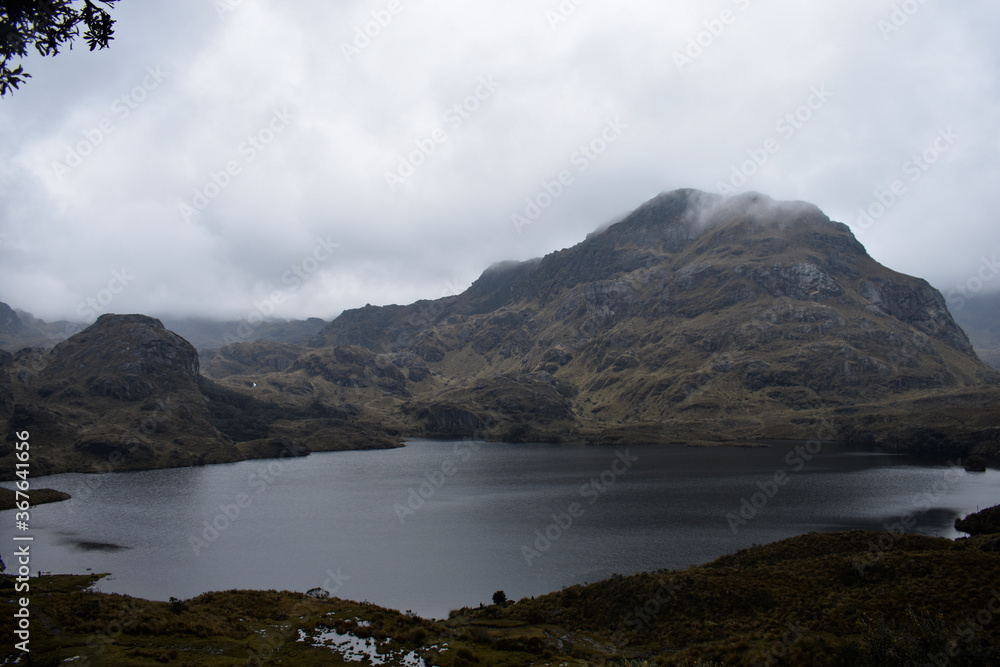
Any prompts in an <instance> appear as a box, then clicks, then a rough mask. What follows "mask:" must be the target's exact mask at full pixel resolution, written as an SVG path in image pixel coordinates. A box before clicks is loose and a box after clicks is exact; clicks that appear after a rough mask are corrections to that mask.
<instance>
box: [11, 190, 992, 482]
mask: <svg viewBox="0 0 1000 667" xmlns="http://www.w3.org/2000/svg"><path fill="white" fill-rule="evenodd" d="M0 370H2V371H3V375H2V377H0V420H3V419H5V420H6V421H7V422H8V425H9V426H11V427H12V428H15V427H18V428H19V427H23V428H29V427H30V428H31V429H32V430H33V432H36V431H37V432H38V433H40V434H42V435H43V436H44V437H43V438H41V440H40V441H42V442H46V443H51V450H50V451H51V452H52V454H51V456H50V457H49V458H48V459H46V457H45V456H44V455H43V456H42V457H41V458H40V463H39V465H40V469H41V470H45V469H46V468H45V466H46V465H48V466H49V469H51V470H57V469H60V470H65V469H91V468H92V467H93V466H94V465H96V464H95V461H101V460H107V459H108V458H110V457H113V456H116V454H115V453H116V452H118V454H117V456H118V458H119V461H120V465H121V466H125V467H162V466H166V465H190V464H196V463H203V462H211V461H221V460H238V459H240V458H243V457H246V456H271V455H275V453H276V452H279V451H293V452H294V453H303V452H307V451H309V450H317V449H338V448H347V447H368V446H392V445H393V444H394V443H395V442H396V438H397V436H399V435H427V436H439V437H442V436H446V437H470V436H471V437H481V438H495V439H504V440H510V441H532V440H544V441H564V440H579V439H586V440H590V441H594V442H607V443H617V442H635V441H643V442H702V443H704V442H720V441H733V440H747V439H759V438H816V437H823V438H827V439H831V438H842V439H847V438H851V439H858V440H864V441H869V442H881V443H883V444H886V445H888V446H893V447H908V448H923V449H928V450H930V449H947V450H949V451H955V450H958V451H959V452H966V451H972V450H974V449H975V450H977V451H980V452H982V453H984V454H985V455H994V456H1000V453H998V452H1000V388H998V374H997V372H996V371H994V370H993V369H991V368H989V367H988V366H986V365H985V364H983V363H982V362H981V361H980V359H979V358H978V357H977V356H976V354H975V352H974V350H973V348H972V346H971V345H970V343H969V340H968V338H967V337H966V335H965V333H964V332H963V331H962V329H961V328H959V327H958V325H957V324H956V323H955V321H954V319H953V318H952V316H951V314H950V313H949V312H948V309H947V307H946V305H945V301H944V299H943V298H942V296H941V294H940V293H939V292H938V291H937V290H935V289H933V288H932V287H931V286H930V285H928V284H927V283H926V282H925V281H923V280H921V279H919V278H913V277H910V276H905V275H902V274H899V273H896V272H894V271H891V270H889V269H887V268H886V267H883V266H881V265H880V264H878V263H877V262H875V261H874V260H873V259H872V258H871V257H870V256H868V254H867V253H866V252H865V249H864V247H863V246H862V245H861V244H860V243H858V241H857V240H856V239H855V238H854V236H853V235H852V234H851V232H850V230H849V229H848V228H847V227H846V226H845V225H842V224H839V223H836V222H832V221H831V220H829V219H828V218H827V217H826V216H825V215H824V214H823V213H822V212H821V211H820V210H819V209H818V208H816V207H815V206H812V205H810V204H805V203H802V202H776V201H773V200H771V199H769V198H767V197H764V196H762V195H757V194H750V195H743V196H739V197H733V198H729V199H726V198H722V197H718V196H715V195H709V194H706V193H702V192H698V191H693V190H680V191H676V192H672V193H666V194H663V195H661V196H659V197H657V198H655V199H653V200H651V201H650V202H647V203H646V204H644V205H643V206H641V207H640V208H638V209H637V210H636V211H635V212H633V213H632V214H631V215H629V216H627V217H626V218H624V219H623V220H622V221H620V222H618V223H616V224H614V225H610V226H608V227H607V228H605V229H601V230H598V231H596V232H594V233H593V234H591V235H590V236H588V237H587V239H586V240H584V241H583V242H581V243H579V244H578V245H576V246H574V247H572V248H568V249H565V250H560V251H558V252H554V253H552V254H550V255H547V256H545V257H543V258H541V259H537V260H533V261H529V262H521V263H516V262H515V263H503V264H498V265H496V266H493V267H490V268H489V269H488V270H487V271H485V272H484V273H483V275H482V276H481V277H480V278H479V280H477V281H476V282H475V283H474V284H473V285H472V286H471V287H470V288H469V289H468V290H467V291H466V292H464V293H463V294H460V295H458V296H451V297H447V298H444V299H438V300H435V301H419V302H417V303H414V304H411V305H408V306H387V307H375V306H366V307H365V308H360V309H357V310H352V311H347V312H345V313H343V314H342V315H341V316H340V317H339V318H337V319H336V320H335V321H334V322H332V323H330V324H328V325H327V326H326V327H325V328H323V330H322V331H321V333H320V335H319V336H318V337H316V338H315V339H314V340H313V341H312V342H311V343H310V344H309V346H302V345H296V344H291V343H286V342H275V341H256V342H252V343H239V344H235V345H231V346H227V347H225V348H223V349H222V350H221V351H220V352H219V353H218V354H216V355H215V356H214V357H213V358H211V359H209V360H208V361H206V362H205V364H204V368H203V369H199V360H198V355H197V353H196V352H195V350H194V348H193V347H192V346H191V345H190V344H188V343H187V342H186V341H185V340H183V339H182V338H180V337H179V336H177V335H176V334H173V333H171V332H170V331H168V330H166V329H165V328H164V327H163V326H162V324H161V323H160V322H159V321H158V320H154V319H151V318H148V317H143V316H133V315H129V316H105V317H102V318H101V319H99V320H98V322H97V323H95V324H94V325H93V326H92V327H90V328H89V329H87V330H86V331H83V332H81V333H80V334H77V335H76V336H73V337H72V338H70V339H69V340H67V341H65V342H63V343H61V344H60V345H58V346H57V347H56V348H55V349H53V350H52V351H51V352H49V353H47V352H46V351H45V350H44V349H38V348H28V349H24V350H20V351H19V352H17V353H16V354H14V355H13V356H12V357H10V358H7V357H0ZM199 370H203V371H204V373H205V375H207V376H210V378H212V379H210V378H209V377H205V375H201V376H200V375H199ZM8 432H11V428H8ZM121 452H125V453H124V454H122V453H121ZM9 453H10V452H9V451H7V450H3V451H0V458H2V457H3V456H4V455H9ZM991 453H992V454H991ZM122 461H123V463H121V462H122ZM88 466H90V468H88Z"/></svg>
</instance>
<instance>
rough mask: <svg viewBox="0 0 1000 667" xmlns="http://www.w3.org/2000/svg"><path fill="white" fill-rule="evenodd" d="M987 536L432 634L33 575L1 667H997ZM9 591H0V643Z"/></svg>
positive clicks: (719, 570)
mask: <svg viewBox="0 0 1000 667" xmlns="http://www.w3.org/2000/svg"><path fill="white" fill-rule="evenodd" d="M998 538H1000V535H997V534H989V535H978V536H976V537H973V538H968V539H961V540H957V541H951V540H946V539H941V538H929V537H922V536H914V535H893V534H890V533H873V532H866V531H851V532H843V533H810V534H808V535H802V536H799V537H795V538H791V539H787V540H783V541H780V542H776V543H774V544H770V545H766V546H758V547H753V548H750V549H745V550H742V551H739V552H737V553H735V554H732V555H729V556H725V557H723V558H720V559H718V560H716V561H714V562H712V563H709V564H706V565H702V566H696V567H691V568H688V569H686V570H680V571H660V572H654V573H647V574H639V575H634V576H629V577H620V576H614V577H612V578H611V579H608V580H606V581H603V582H600V583H596V584H591V585H586V586H572V587H570V588H567V589H564V590H562V591H559V592H556V593H551V594H549V595H545V596H540V597H537V598H534V599H523V600H521V601H519V602H516V603H512V604H507V605H501V606H496V605H494V606H489V607H485V608H482V609H479V608H477V609H461V610H456V611H454V612H452V614H451V616H450V618H449V619H448V620H446V621H440V622H439V621H428V620H425V619H421V618H418V617H415V616H410V615H405V614H402V613H399V612H396V611H391V610H387V609H383V608H380V607H377V606H375V605H372V604H368V603H358V602H349V601H344V600H339V599H334V598H329V599H321V598H316V597H310V596H308V595H305V594H302V593H291V592H277V591H226V592H218V593H206V594H203V595H200V596H198V597H195V598H192V599H190V600H186V601H173V602H152V601H147V600H140V599H136V598H131V597H128V596H123V595H113V594H103V593H95V592H91V591H88V590H87V589H88V587H89V586H91V585H92V584H93V583H94V582H95V581H97V580H98V579H99V578H100V575H90V576H70V575H55V576H46V577H41V578H32V579H31V580H30V585H31V591H30V596H31V607H30V609H31V614H32V616H31V632H32V634H31V644H30V647H31V654H30V662H29V657H28V656H21V659H20V662H18V663H16V664H22V665H24V664H31V665H56V664H60V662H63V661H67V660H70V659H73V658H76V659H74V660H72V662H70V663H68V664H71V665H73V666H74V667H81V666H87V665H137V666H138V665H161V664H168V665H178V666H180V665H191V666H195V665H199V666H200V665H206V666H208V665H213V666H214V665H234V666H235V665H240V666H242V665H341V664H371V661H370V660H369V659H366V660H365V661H364V662H362V663H358V662H353V663H351V662H348V661H346V659H345V657H344V656H343V655H342V652H343V651H344V650H345V649H344V648H341V650H340V651H337V650H334V647H333V646H332V645H331V644H332V643H333V642H342V641H346V639H347V635H353V636H354V637H355V638H357V639H356V642H355V643H356V644H359V645H360V644H366V643H367V645H368V646H370V647H376V646H377V647H378V648H377V650H378V651H379V653H380V654H381V656H380V659H382V660H384V663H383V664H388V665H403V664H406V665H422V664H425V663H426V664H428V665H432V664H434V665H442V666H444V667H450V666H461V665H481V666H483V667H486V666H490V665H511V666H513V665H586V664H596V665H606V664H614V665H642V664H650V665H653V664H665V665H715V664H725V665H751V666H755V665H852V666H853V665H880V666H881V665H890V666H891V665H938V666H941V665H977V666H978V665H990V664H1000V539H998ZM13 585H14V579H13V578H12V577H8V576H5V577H0V587H2V589H3V592H4V595H3V596H2V599H3V600H4V610H3V611H2V620H0V632H2V633H3V635H4V636H5V638H7V637H13V630H14V628H13V625H12V623H13V616H12V612H13V610H14V609H15V606H14V604H15V603H14V599H15V597H16V596H15V593H14V591H13ZM333 633H339V634H338V635H336V636H335V635H334V634H333ZM324 642H325V644H324ZM13 643H14V642H13V641H11V642H10V643H7V642H5V645H6V646H7V648H6V651H7V653H6V655H7V661H6V662H4V663H3V664H15V663H14V662H13V658H14V657H15V656H16V655H17V653H18V652H17V651H16V650H14V649H13ZM354 657H355V659H356V660H357V659H360V657H359V656H354ZM421 660H423V661H425V663H424V662H421Z"/></svg>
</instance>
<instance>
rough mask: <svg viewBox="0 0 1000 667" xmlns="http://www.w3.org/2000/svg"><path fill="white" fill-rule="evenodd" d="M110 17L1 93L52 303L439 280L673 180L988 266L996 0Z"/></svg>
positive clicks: (161, 12)
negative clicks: (95, 41) (95, 45)
mask: <svg viewBox="0 0 1000 667" xmlns="http://www.w3.org/2000/svg"><path fill="white" fill-rule="evenodd" d="M894 7H895V9H894ZM906 12H909V13H906ZM114 15H115V17H116V18H117V21H118V22H117V36H116V38H115V40H114V41H113V43H112V45H111V48H110V49H108V50H106V51H102V52H96V53H91V52H88V51H87V50H86V48H85V45H83V44H80V45H78V46H77V48H75V49H74V50H73V51H72V52H65V53H63V54H60V55H59V56H57V57H55V58H45V59H42V58H38V57H31V58H29V59H28V60H27V61H26V62H25V65H26V69H27V70H28V71H29V72H30V73H31V74H33V78H32V79H30V80H29V81H28V82H27V83H26V84H25V85H24V86H22V88H21V89H20V90H19V91H17V92H16V93H15V94H14V95H13V96H12V97H6V98H3V99H2V100H0V266H2V281H0V300H2V301H5V302H8V303H10V304H11V305H13V306H14V307H19V308H23V309H25V310H29V311H32V312H34V313H35V314H36V315H38V316H40V317H44V318H46V319H50V320H51V319H57V318H70V319H75V320H88V319H93V317H94V316H96V315H97V314H99V313H101V312H142V313H147V314H152V315H196V316H213V317H225V318H233V319H236V318H245V317H248V315H249V314H250V313H252V312H254V311H256V310H258V309H260V310H263V311H267V312H268V314H272V315H273V316H275V317H281V318H300V317H307V316H318V317H323V318H325V319H330V318H332V317H333V316H335V315H337V314H338V313H339V312H340V311H341V310H343V309H345V308H353V307H358V306H363V305H365V304H366V303H372V304H377V305H383V304H388V303H410V302H412V301H414V300H416V299H419V298H437V297H440V296H443V295H447V294H452V293H456V292H458V291H461V290H463V289H464V288H466V287H467V286H468V285H469V284H470V283H471V282H472V281H473V280H475V279H476V277H478V275H479V274H480V273H481V272H482V270H483V269H485V268H486V267H487V266H489V265H490V264H492V263H493V262H496V261H500V260H506V259H528V258H531V257H536V256H541V255H544V254H546V253H548V252H551V251H553V250H556V249H559V248H563V247H567V246H570V245H573V244H574V243H577V242H579V241H581V240H582V239H583V238H584V237H585V236H586V234H587V233H589V232H591V231H593V230H594V229H595V228H597V227H599V226H600V225H602V224H603V223H605V222H607V221H608V220H610V219H613V218H615V217H618V216H620V215H621V214H623V213H626V212H627V211H629V210H631V209H633V208H635V207H637V206H638V205H640V204H641V203H643V202H644V201H646V200H648V199H650V198H652V197H654V196H655V195H656V194H658V193H659V192H662V191H668V190H673V189H676V188H682V187H694V188H700V189H703V190H708V191H712V192H718V191H720V189H723V190H727V189H728V188H729V187H732V188H733V190H735V191H745V190H757V191H760V192H764V193H766V194H769V195H771V196H773V197H775V198H777V199H801V200H807V201H810V202H813V203H815V204H817V205H818V206H819V207H820V208H822V209H823V210H824V211H825V212H826V213H827V214H828V215H829V216H830V217H831V218H833V219H835V220H839V221H842V222H846V223H848V224H849V225H851V227H852V228H853V229H854V230H855V233H856V234H857V235H858V238H859V239H860V240H861V242H862V243H864V245H865V246H866V247H867V249H868V251H869V253H870V254H871V255H872V256H874V257H875V258H876V259H877V260H879V261H881V262H882V263H883V264H885V265H887V266H889V267H891V268H893V269H896V270H898V271H902V272H904V273H909V274H913V275H918V276H922V277H925V278H927V279H928V280H930V281H931V282H932V283H933V284H934V285H935V286H936V287H938V288H939V289H941V290H942V291H943V292H945V293H946V294H947V293H948V292H949V291H950V290H952V289H954V287H955V286H956V285H959V284H962V285H967V286H970V287H971V289H974V290H975V289H984V290H990V291H992V290H996V289H1000V276H994V275H991V273H993V274H995V271H992V272H991V270H984V269H983V261H984V259H986V260H992V259H993V258H994V257H995V256H996V254H997V253H998V252H1000V231H998V225H997V211H998V210H1000V166H998V155H1000V124H998V119H1000V90H998V81H997V74H998V72H1000V49H998V48H997V46H996V43H997V42H996V35H997V34H998V32H1000V6H998V5H997V4H996V3H995V2H989V1H987V0H966V1H963V2H961V3H953V2H944V0H923V1H922V2H918V1H917V0H907V1H905V2H896V3H895V4H894V3H893V2H887V1H877V2H871V0H838V1H837V2H832V1H826V2H823V1H820V2H809V3H802V2H796V3H793V2H791V1H788V0H786V1H784V2H782V1H778V0H715V1H709V2H705V1H700V2H694V1H693V0H691V1H686V0H677V1H674V2H662V1H658V2H653V1H652V0H650V1H633V2H615V3H611V2H599V1H598V0H586V1H584V0H576V2H574V1H573V0H563V1H562V2H559V1H558V0H503V1H502V2H501V1H500V0H478V1H477V2H457V1H454V0H452V1H444V0H420V1H419V2H415V1H413V2H411V1H408V0H392V1H390V0H364V1H353V0H338V1H336V2H329V1H320V0H296V1H295V2H278V1H277V0H123V2H121V3H120V5H119V6H118V8H117V9H115V10H114ZM366 33H367V34H366ZM456 105H457V106H456ZM914 156H917V157H918V160H916V161H915V160H914V159H913V158H914ZM920 156H923V157H920ZM560 178H561V179H562V182H561V183H560ZM894 182H895V183H894ZM894 186H895V190H896V192H895V193H893V192H892V190H893V187H894ZM727 191H728V190H727ZM879 199H881V200H882V201H881V202H880V201H879ZM532 205H533V206H532ZM536 207H537V208H536ZM862 209H867V210H868V211H869V214H870V215H871V217H870V218H862V217H860V214H859V210H862ZM515 216H519V217H515ZM977 273H980V274H981V276H980V278H979V279H977V278H976V276H977ZM986 276H989V277H988V278H987V279H986V280H985V281H984V280H982V277H986ZM970 279H971V283H970ZM272 297H275V298H274V300H273V302H269V300H270V299H271V298H272ZM88 300H89V302H88ZM88 303H89V305H88ZM95 306H96V307H95Z"/></svg>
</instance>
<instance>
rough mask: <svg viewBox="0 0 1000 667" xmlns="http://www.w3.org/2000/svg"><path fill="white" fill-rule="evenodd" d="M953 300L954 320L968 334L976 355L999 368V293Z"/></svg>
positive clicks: (956, 296)
mask: <svg viewBox="0 0 1000 667" xmlns="http://www.w3.org/2000/svg"><path fill="white" fill-rule="evenodd" d="M954 298H955V306H954V307H953V309H954V314H955V320H957V321H958V323H959V324H960V325H962V328H963V329H964V330H965V331H966V332H968V334H969V340H970V341H971V342H972V345H973V347H975V349H976V353H977V354H978V355H979V357H980V358H981V359H982V360H983V361H985V362H986V363H988V364H989V365H991V366H993V367H994V368H1000V292H994V293H992V294H976V295H973V296H972V297H971V298H968V299H967V298H965V297H962V296H960V295H955V296H954Z"/></svg>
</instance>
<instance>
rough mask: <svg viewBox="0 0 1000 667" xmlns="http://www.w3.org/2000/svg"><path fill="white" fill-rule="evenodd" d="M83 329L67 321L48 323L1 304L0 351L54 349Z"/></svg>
mask: <svg viewBox="0 0 1000 667" xmlns="http://www.w3.org/2000/svg"><path fill="white" fill-rule="evenodd" d="M81 329H83V326H81V325H78V324H76V323H73V322H67V321H66V320H59V321H57V322H46V321H45V320H41V319H38V318H36V317H35V316H34V315H32V314H31V313H27V312H25V311H23V310H15V309H13V308H11V307H10V306H9V305H7V304H6V303H2V302H0V350H7V351H9V352H15V351H17V350H20V349H21V348H25V347H31V346H37V347H52V346H53V345H55V344H56V343H58V342H60V341H62V340H65V339H66V338H67V337H69V336H70V335H72V334H74V333H76V332H78V331H80V330H81Z"/></svg>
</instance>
